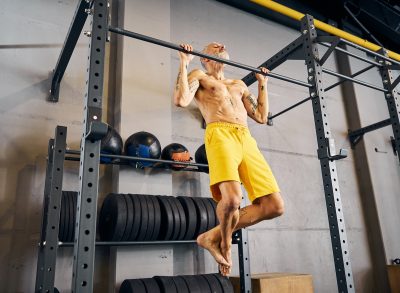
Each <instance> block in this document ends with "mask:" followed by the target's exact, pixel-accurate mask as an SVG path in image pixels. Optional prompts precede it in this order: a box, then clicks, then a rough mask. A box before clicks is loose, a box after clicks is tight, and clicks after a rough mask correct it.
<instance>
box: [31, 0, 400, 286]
mask: <svg viewBox="0 0 400 293" xmlns="http://www.w3.org/2000/svg"><path fill="white" fill-rule="evenodd" d="M87 18H89V21H90V26H91V31H90V32H86V35H87V36H90V38H91V40H90V44H89V61H88V70H87V71H88V73H87V87H86V93H85V96H84V105H83V107H84V118H83V127H82V136H81V148H80V150H78V151H70V150H67V148H66V137H67V128H66V127H64V126H57V127H56V129H55V134H54V138H52V139H50V140H49V145H48V159H47V168H46V180H45V188H44V205H43V217H42V227H41V236H40V242H39V249H38V260H37V272H36V285H35V292H55V288H54V280H55V269H56V259H57V250H58V247H59V246H64V245H73V247H74V252H73V272H72V274H73V275H72V289H71V291H72V292H93V272H94V257H95V247H96V245H145V244H156V243H159V244H163V243H168V244H171V243H176V244H180V243H194V242H195V241H159V242H154V241H151V242H122V243H121V242H118V243H113V242H102V243H99V242H96V222H97V201H98V185H99V165H100V157H101V156H104V157H109V158H112V159H114V160H115V163H121V164H122V163H123V162H125V163H126V161H128V160H133V161H138V160H139V159H140V160H145V159H143V158H137V157H128V156H116V155H103V154H100V141H101V139H102V137H104V136H105V134H106V133H107V124H105V123H103V122H102V117H101V116H102V99H103V78H104V65H105V64H104V63H105V58H104V53H105V44H106V40H107V38H108V34H109V33H110V32H111V33H117V34H122V35H125V36H127V37H133V38H136V39H139V40H142V41H145V42H150V43H154V44H157V45H160V46H164V47H168V48H171V49H174V50H179V51H183V49H182V48H181V47H180V46H178V45H176V44H172V43H169V42H166V41H162V40H158V39H155V38H151V37H148V36H143V35H140V34H137V33H134V32H130V31H127V30H124V29H121V28H113V27H110V26H109V3H108V2H107V1H106V0H94V1H93V0H80V1H79V3H78V6H77V9H76V11H75V14H74V17H73V20H72V23H71V26H70V28H69V31H68V34H67V37H66V39H65V42H64V46H63V48H62V51H61V54H60V56H59V59H58V61H57V65H56V67H55V69H54V72H53V79H52V83H51V90H50V97H49V101H52V102H57V101H58V97H59V87H60V82H61V80H62V77H63V75H64V72H65V70H66V67H67V65H68V62H69V60H70V57H71V55H72V53H73V51H74V48H75V46H76V43H77V40H78V38H79V36H80V34H81V33H82V29H83V26H84V24H85V22H86V20H87ZM339 43H344V44H346V45H348V46H352V47H355V48H356V49H358V50H361V51H363V52H366V53H367V54H369V55H372V56H374V57H375V60H376V62H375V61H371V60H370V59H367V58H365V57H363V56H359V55H357V54H354V53H350V52H347V51H346V50H344V49H341V48H339V47H338V44H339ZM318 44H322V45H325V46H327V47H328V50H327V51H326V52H325V53H324V54H323V56H322V57H320V56H319V48H318ZM335 50H341V51H344V53H346V54H347V55H349V56H351V57H355V58H357V59H359V60H363V61H365V62H367V63H369V66H368V67H367V68H365V69H363V70H362V72H365V71H367V70H369V69H370V68H373V67H378V69H379V70H380V72H381V76H382V84H383V87H377V86H375V85H371V84H368V83H365V82H363V81H361V80H358V79H355V77H356V76H357V75H358V74H361V73H362V72H361V71H360V72H358V73H355V74H352V76H345V75H342V74H339V73H336V72H333V71H331V70H329V69H325V68H323V67H322V65H323V64H324V62H325V61H326V60H327V59H328V57H329V56H330V54H331V53H332V52H333V51H335ZM192 54H193V55H197V56H202V57H205V58H209V59H212V60H216V61H219V62H223V63H226V64H228V65H231V66H235V67H238V68H242V69H246V70H249V71H251V72H258V73H260V72H261V70H260V69H259V68H256V67H251V66H247V65H243V64H240V63H237V62H234V61H230V60H225V59H220V58H217V57H215V56H208V55H205V54H202V53H200V52H197V51H194V52H192ZM287 60H304V61H305V64H306V70H305V72H306V75H307V82H303V81H299V80H296V79H293V78H290V77H286V76H282V75H279V74H276V73H272V72H271V73H269V74H268V75H269V76H270V77H272V78H277V79H280V80H284V81H287V82H290V83H293V84H296V85H299V86H303V87H307V88H309V97H307V98H306V99H304V100H303V101H301V102H299V103H297V104H295V105H294V106H292V107H290V108H288V109H286V110H284V111H282V112H280V113H278V114H276V115H272V114H270V115H269V122H268V124H269V125H272V119H273V118H275V117H277V116H279V115H281V114H283V113H285V112H287V111H289V110H290V109H292V108H294V107H296V106H298V105H300V104H302V103H304V102H306V101H311V102H312V107H313V115H314V122H315V131H316V137H317V145H318V148H317V154H318V159H319V161H320V165H321V173H322V180H323V185H324V195H325V200H326V208H327V212H328V220H329V227H330V237H331V244H332V253H333V261H334V265H335V271H336V280H337V287H338V292H355V288H354V280H353V273H352V269H351V262H350V251H349V247H348V240H347V235H346V228H345V221H344V216H343V207H342V201H341V195H340V190H339V185H338V174H337V168H336V162H335V161H336V160H339V159H343V158H345V157H346V156H347V152H346V150H342V149H341V150H340V151H339V153H338V154H336V152H335V144H334V140H333V138H332V134H331V130H330V127H329V121H328V115H327V114H328V112H327V106H326V103H325V99H324V95H325V91H327V90H329V89H331V88H333V87H334V86H336V85H339V84H340V83H341V82H343V81H351V82H354V83H357V84H360V85H363V86H366V87H369V88H371V89H374V90H378V91H381V92H383V93H384V95H385V100H386V102H387V106H388V110H389V113H390V117H389V118H388V119H387V120H384V121H382V122H379V123H376V124H374V125H370V126H367V127H364V128H361V129H359V130H356V131H353V132H350V133H349V138H350V141H351V142H352V143H354V144H355V143H357V142H358V141H359V140H360V139H361V138H362V136H363V135H364V134H365V133H367V132H369V131H372V130H376V129H378V128H381V127H384V126H388V125H391V126H392V128H393V135H394V136H393V148H394V150H395V151H396V152H397V153H399V151H400V121H399V115H400V107H399V101H398V93H397V92H396V91H395V87H396V85H397V84H398V83H399V81H400V77H397V78H394V76H393V73H392V72H391V71H392V70H393V69H399V68H400V63H399V62H397V61H395V60H393V59H390V58H388V57H387V54H386V52H385V51H383V50H382V51H380V52H373V51H370V50H368V49H365V48H363V47H360V46H358V45H355V44H353V43H351V42H348V41H345V40H343V39H340V38H338V37H335V36H318V35H317V31H316V29H315V26H314V19H313V17H312V16H310V15H306V16H305V17H304V18H303V19H302V20H301V32H300V36H299V37H298V38H297V39H296V40H294V41H293V42H291V43H290V44H289V45H287V46H286V47H285V48H283V49H282V50H280V51H279V52H278V53H276V54H275V55H274V56H272V57H271V58H269V59H268V60H267V61H266V62H264V63H263V64H261V65H260V66H264V67H267V68H268V69H270V70H273V69H275V68H276V67H278V66H279V65H280V64H282V63H283V62H285V61H287ZM323 73H326V74H329V75H334V76H336V77H339V78H340V81H339V82H338V83H336V84H333V85H331V86H330V87H327V88H325V87H324V85H323V82H322V75H323ZM242 80H243V81H244V82H245V83H246V84H247V85H251V84H252V83H254V82H255V81H256V79H255V76H254V73H250V74H248V75H247V76H245V77H244V78H243V79H242ZM77 155H79V157H77ZM398 157H399V159H400V156H398ZM65 160H73V161H74V160H75V161H77V160H79V166H80V169H79V190H78V191H79V192H78V200H77V207H76V211H77V215H76V223H75V225H76V229H75V236H74V242H73V243H69V244H65V243H60V242H59V241H58V232H59V231H58V230H59V223H60V209H61V196H62V182H63V165H64V161H65ZM147 160H149V161H154V162H156V161H158V162H159V163H164V164H171V163H172V161H164V160H152V159H147ZM174 163H175V162H174ZM179 164H182V165H183V164H186V165H188V171H196V169H197V167H207V166H206V165H203V164H195V163H184V162H180V163H179ZM233 242H234V243H237V244H238V250H239V265H240V270H239V271H240V280H241V282H240V283H241V292H246V293H248V292H251V279H250V258H249V246H248V235H247V230H246V229H242V230H239V231H238V232H236V233H235V237H234V239H233Z"/></svg>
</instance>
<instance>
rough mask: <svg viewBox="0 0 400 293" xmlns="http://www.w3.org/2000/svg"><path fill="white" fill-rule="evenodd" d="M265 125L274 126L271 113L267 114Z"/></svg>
mask: <svg viewBox="0 0 400 293" xmlns="http://www.w3.org/2000/svg"><path fill="white" fill-rule="evenodd" d="M267 125H269V126H274V120H273V118H272V112H268V117H267Z"/></svg>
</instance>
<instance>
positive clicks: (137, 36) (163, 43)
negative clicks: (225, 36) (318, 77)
mask: <svg viewBox="0 0 400 293" xmlns="http://www.w3.org/2000/svg"><path fill="white" fill-rule="evenodd" d="M108 30H109V31H110V32H113V33H117V34H120V35H124V36H127V37H131V38H134V39H138V40H141V41H145V42H148V43H153V44H156V45H159V46H162V47H167V48H170V49H173V50H177V51H181V52H185V53H188V52H187V51H186V50H184V49H183V48H182V47H181V46H179V45H176V44H174V43H170V42H166V41H163V40H159V39H156V38H152V37H149V36H146V35H142V34H138V33H135V32H131V31H127V30H124V29H121V28H114V27H109V28H108ZM189 53H190V54H192V55H196V56H199V57H203V58H207V59H210V60H214V61H217V62H221V63H225V64H228V65H231V66H234V67H238V68H241V69H245V70H248V71H252V72H256V73H260V74H264V73H263V72H262V71H261V69H259V68H256V67H252V66H248V65H245V64H241V63H238V62H234V61H230V60H227V59H223V58H218V57H216V56H211V55H207V54H204V53H201V52H197V51H191V52H189ZM264 75H265V74H264ZM267 75H268V76H270V77H273V78H276V79H280V80H284V81H287V82H290V83H294V84H297V85H301V86H304V87H311V84H308V83H306V82H303V81H301V80H297V79H294V78H291V77H287V76H284V75H280V74H277V73H273V72H270V73H268V74H267Z"/></svg>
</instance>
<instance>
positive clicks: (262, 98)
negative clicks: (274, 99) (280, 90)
mask: <svg viewBox="0 0 400 293" xmlns="http://www.w3.org/2000/svg"><path fill="white" fill-rule="evenodd" d="M261 70H262V71H263V72H264V73H268V72H269V71H268V69H266V68H264V67H261ZM256 78H257V80H258V98H256V97H255V96H254V95H253V94H252V93H250V91H249V89H248V88H247V86H246V90H245V91H244V93H243V97H242V101H243V104H244V107H245V108H246V110H247V114H248V115H249V117H251V118H252V119H254V120H255V121H257V122H258V123H262V124H265V123H267V120H268V92H267V81H268V78H267V77H266V76H264V75H262V74H258V73H257V74H256Z"/></svg>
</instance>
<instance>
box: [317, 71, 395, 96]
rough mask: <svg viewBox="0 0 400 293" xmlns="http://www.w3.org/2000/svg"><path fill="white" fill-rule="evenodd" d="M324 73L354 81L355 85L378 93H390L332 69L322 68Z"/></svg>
mask: <svg viewBox="0 0 400 293" xmlns="http://www.w3.org/2000/svg"><path fill="white" fill-rule="evenodd" d="M322 71H323V72H325V73H328V74H330V75H333V76H336V77H340V78H344V79H346V80H349V81H352V82H354V83H357V84H360V85H363V86H366V87H369V88H371V89H374V90H378V91H381V92H384V93H386V92H388V90H386V89H384V88H381V87H377V86H375V85H373V84H370V83H367V82H364V81H361V80H358V79H355V78H351V77H350V76H347V75H343V74H340V73H337V72H334V71H332V70H330V69H326V68H322Z"/></svg>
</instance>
